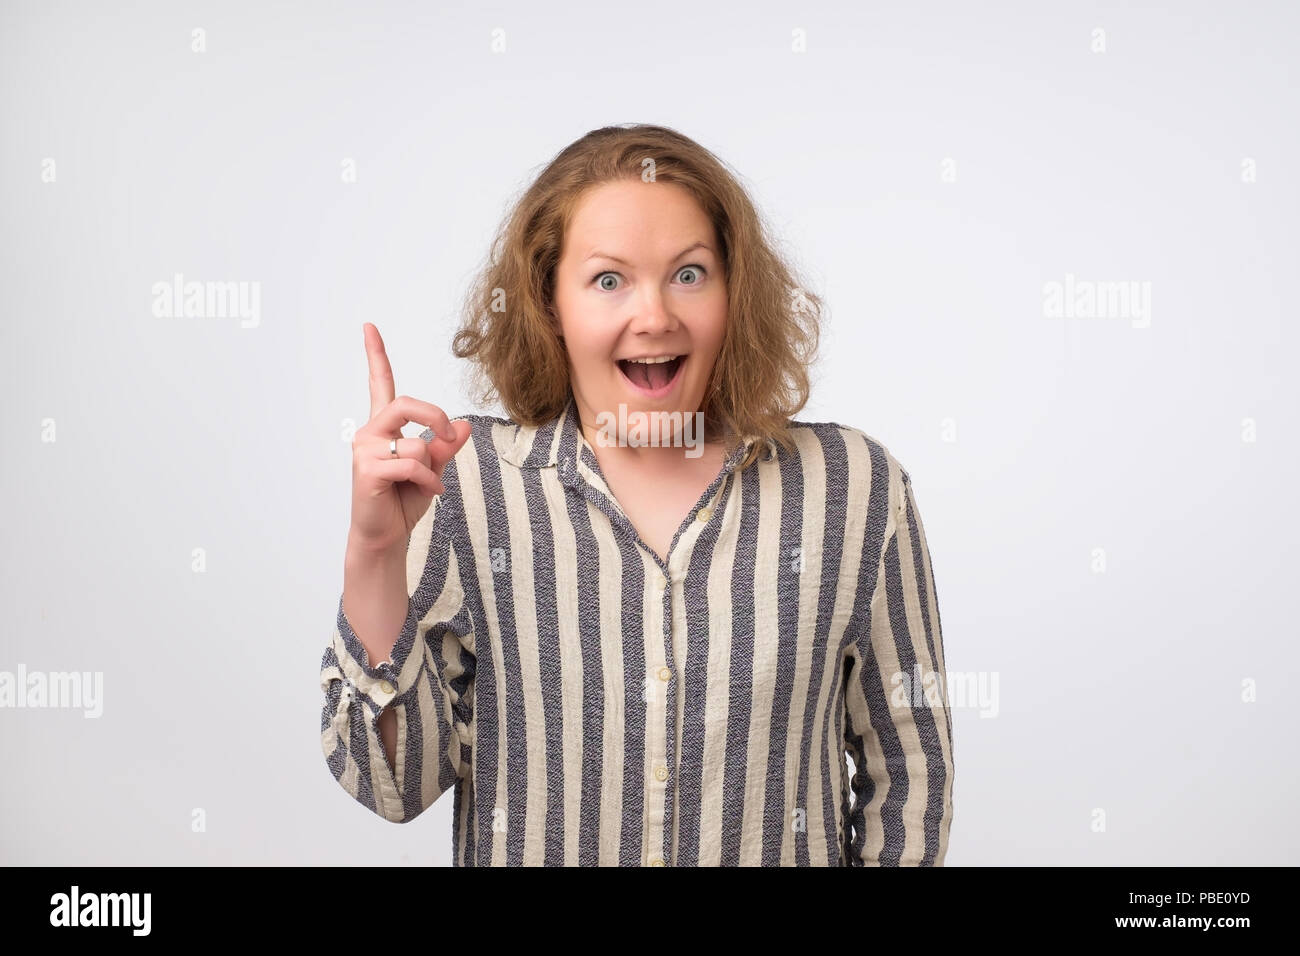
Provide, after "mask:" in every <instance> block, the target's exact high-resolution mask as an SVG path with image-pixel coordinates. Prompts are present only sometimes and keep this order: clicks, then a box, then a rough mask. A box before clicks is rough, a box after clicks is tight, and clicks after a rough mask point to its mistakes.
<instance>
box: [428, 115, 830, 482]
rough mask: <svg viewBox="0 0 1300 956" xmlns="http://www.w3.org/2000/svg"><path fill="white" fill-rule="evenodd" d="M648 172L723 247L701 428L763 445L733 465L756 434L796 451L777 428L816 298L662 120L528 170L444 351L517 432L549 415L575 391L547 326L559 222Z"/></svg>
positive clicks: (571, 149)
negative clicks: (718, 320)
mask: <svg viewBox="0 0 1300 956" xmlns="http://www.w3.org/2000/svg"><path fill="white" fill-rule="evenodd" d="M647 170H649V172H647ZM651 178H653V181H655V182H671V183H676V184H677V185H679V186H681V187H683V188H685V189H686V190H688V191H689V192H690V193H691V195H692V196H693V197H694V198H695V200H696V201H697V202H698V203H699V204H700V207H701V209H702V210H703V211H704V213H705V214H706V215H707V216H708V217H709V219H710V220H711V221H712V222H713V226H714V228H715V230H716V231H717V235H718V241H719V242H720V243H721V246H722V248H721V250H720V251H721V258H722V261H723V267H724V271H725V273H726V282H727V302H728V314H727V323H726V329H725V332H724V335H723V343H722V348H721V351H720V352H719V354H718V359H717V361H716V363H715V364H714V368H713V372H712V374H711V375H710V378H709V382H708V385H707V387H706V389H705V398H704V407H703V408H702V409H700V411H703V412H704V413H705V421H706V431H707V429H709V428H715V429H717V430H719V431H720V432H721V433H722V434H723V435H724V436H725V438H726V440H727V441H728V443H729V444H732V443H734V442H736V441H738V440H739V439H740V438H741V436H746V437H753V438H758V439H760V440H759V441H757V442H755V444H754V446H753V448H752V449H751V450H750V452H749V454H748V455H747V456H746V457H745V458H744V460H742V461H741V462H739V464H738V468H745V467H747V466H748V465H749V464H751V463H752V462H753V461H754V460H756V458H757V457H758V454H759V453H760V452H761V451H762V449H763V448H764V447H765V446H764V444H763V441H762V440H764V439H771V440H774V441H776V442H777V443H778V444H780V445H781V447H783V448H784V449H786V450H787V451H792V450H793V448H794V442H793V439H792V438H791V437H790V434H789V428H788V424H787V423H788V421H789V419H790V418H791V417H792V416H793V415H794V414H795V413H797V412H798V411H799V410H800V409H802V408H803V407H804V405H805V404H806V403H807V401H808V396H809V377H808V368H809V365H810V364H811V362H812V361H813V358H814V356H815V354H816V351H817V345H818V336H819V327H820V322H821V316H822V309H823V306H822V300H821V299H820V298H819V297H818V296H816V295H814V294H813V293H812V292H810V291H807V290H805V289H804V288H803V287H802V285H801V283H799V282H797V281H796V279H795V272H794V269H793V267H792V266H791V265H790V263H789V262H788V261H787V260H786V259H785V257H783V256H782V255H781V254H780V253H779V252H778V251H777V250H776V248H775V243H774V242H773V241H772V239H771V238H770V237H769V235H768V232H767V229H766V227H765V225H764V223H763V221H762V219H761V218H760V216H759V214H758V212H757V210H756V209H755V207H754V204H753V202H752V201H751V200H750V198H749V196H748V195H747V194H746V192H745V190H744V189H743V188H742V186H741V185H740V182H739V178H738V176H737V175H736V174H734V173H732V172H731V171H730V170H729V169H728V168H727V167H726V166H725V165H724V164H723V162H722V161H721V160H720V159H718V158H717V157H716V156H714V155H713V154H712V153H711V152H709V151H708V150H707V149H705V148H704V147H703V146H701V145H699V144H698V143H696V142H695V141H694V140H692V139H690V138H688V137H686V136H684V135H682V134H681V133H678V132H677V131H675V130H672V129H669V128H667V127H664V126H651V125H644V124H626V125H620V126H605V127H603V128H601V129H596V130H592V131H591V132H589V133H587V134H586V135H585V136H583V137H582V138H581V139H578V140H576V141H575V142H573V143H571V144H570V145H568V146H567V147H565V148H564V149H563V150H561V151H560V153H559V154H558V155H556V157H555V158H554V159H552V160H551V162H550V163H549V164H548V165H547V166H546V168H545V169H543V170H542V171H541V173H539V174H538V176H537V178H536V179H535V180H534V181H533V182H532V184H531V185H529V186H528V187H527V189H526V190H525V191H524V193H523V195H522V196H521V197H520V198H519V199H518V200H517V201H516V202H515V203H514V204H513V205H512V206H511V208H510V210H509V211H508V213H507V215H506V217H505V220H504V222H503V224H502V226H501V228H500V230H499V231H498V233H497V235H496V238H495V239H494V240H493V242H492V246H491V249H490V251H489V253H488V257H487V261H486V264H485V265H484V266H483V267H482V269H481V270H480V271H479V272H478V274H477V275H476V277H475V278H474V280H473V283H472V285H471V288H470V290H469V292H468V294H467V295H466V298H465V304H464V310H463V312H464V317H465V318H464V322H463V324H462V325H461V327H460V328H459V330H458V331H457V332H456V335H455V338H454V339H453V343H452V352H453V354H455V355H456V356H457V357H458V358H467V359H470V360H472V362H473V363H474V374H473V378H474V387H475V391H476V393H477V394H476V397H477V399H478V400H479V401H481V402H483V403H485V404H488V403H491V402H493V400H497V401H499V403H500V404H501V405H502V407H504V408H505V410H506V412H507V413H508V415H509V416H510V418H511V419H512V420H514V421H516V422H518V423H520V424H525V425H541V424H543V423H545V422H547V421H550V420H551V419H553V418H555V417H556V416H558V415H559V414H560V413H561V412H562V411H563V410H564V407H565V405H566V404H567V403H568V401H569V398H570V395H571V391H570V383H569V367H568V360H567V356H566V352H565V347H564V343H563V340H562V339H561V338H560V337H559V335H558V334H557V329H556V325H555V322H554V318H553V317H554V299H553V293H554V279H555V268H556V264H557V263H558V262H559V260H560V254H561V250H562V248H563V245H564V235H565V228H566V227H567V225H568V224H569V222H570V221H571V218H572V215H573V212H574V210H575V208H576V207H577V205H578V202H579V200H580V199H581V197H582V196H583V194H584V193H585V192H586V191H587V190H589V189H591V188H593V187H595V186H599V185H602V184H604V183H608V182H617V181H624V180H636V181H647V180H649V179H651ZM523 370H527V374H522V372H523Z"/></svg>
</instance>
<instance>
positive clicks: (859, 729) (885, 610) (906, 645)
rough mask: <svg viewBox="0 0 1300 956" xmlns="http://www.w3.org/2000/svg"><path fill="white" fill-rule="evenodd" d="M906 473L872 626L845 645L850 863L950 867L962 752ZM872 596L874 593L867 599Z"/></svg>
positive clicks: (876, 588) (929, 570)
mask: <svg viewBox="0 0 1300 956" xmlns="http://www.w3.org/2000/svg"><path fill="white" fill-rule="evenodd" d="M891 468H896V469H897V475H898V478H897V483H896V486H895V489H896V490H893V491H892V493H891V500H892V501H893V504H892V506H891V508H892V521H891V522H890V524H892V525H893V530H892V532H889V531H888V530H887V532H886V534H887V538H886V542H885V545H884V547H883V548H882V550H881V555H880V563H879V567H878V568H877V572H876V574H875V575H874V577H873V578H870V579H868V578H866V577H865V575H864V577H863V579H862V580H861V582H860V583H861V584H862V585H863V586H864V587H869V588H870V589H871V596H870V611H869V615H868V617H869V623H867V624H865V625H863V626H862V627H860V628H859V629H858V631H857V633H856V634H855V635H854V637H853V640H852V641H851V642H850V644H849V645H848V647H847V649H846V653H847V654H848V655H849V656H850V658H851V660H852V666H851V667H849V669H848V677H847V679H846V685H845V709H846V719H845V741H844V743H845V749H846V751H847V752H848V753H849V755H850V756H851V757H852V758H853V763H854V768H855V772H854V774H853V777H852V780H851V787H852V795H853V801H852V804H851V806H850V808H849V809H848V820H849V823H850V826H851V829H850V828H846V832H845V834H844V840H845V857H846V862H847V864H848V865H849V866H942V865H943V860H944V856H945V855H946V853H947V849H948V830H949V826H950V824H951V822H952V782H953V751H952V729H951V724H950V719H949V718H950V709H949V706H948V699H947V693H948V687H947V683H948V682H947V677H946V671H945V669H944V653H943V638H942V634H941V628H940V620H939V603H938V594H937V592H936V590H935V583H934V570H933V567H932V565H931V563H930V553H929V548H928V546H927V544H926V538H925V529H924V526H923V525H922V524H921V515H920V512H919V511H918V510H917V505H916V495H915V492H914V491H913V489H912V482H911V478H910V476H909V475H908V473H907V472H906V471H905V470H903V469H902V468H901V466H898V465H897V463H896V462H891ZM862 597H863V599H864V600H865V595H863V596H862Z"/></svg>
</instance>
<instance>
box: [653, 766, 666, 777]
mask: <svg viewBox="0 0 1300 956" xmlns="http://www.w3.org/2000/svg"><path fill="white" fill-rule="evenodd" d="M655 778H656V779H658V780H667V779H668V768H667V767H658V768H656V769H655Z"/></svg>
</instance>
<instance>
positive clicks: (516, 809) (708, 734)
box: [320, 398, 953, 866]
mask: <svg viewBox="0 0 1300 956" xmlns="http://www.w3.org/2000/svg"><path fill="white" fill-rule="evenodd" d="M463 419H464V420H466V421H468V422H470V424H471V425H472V432H471V435H470V438H469V439H468V440H467V441H466V442H465V444H464V445H463V446H462V447H461V448H460V449H459V450H458V451H457V453H456V455H455V457H454V458H453V459H452V460H451V461H450V462H449V463H448V464H447V466H446V469H445V470H444V473H443V484H444V485H445V487H446V491H445V493H444V494H442V495H440V496H439V497H437V498H435V499H434V500H433V503H432V505H431V506H430V508H429V510H428V512H426V514H425V515H424V516H423V518H421V520H420V521H419V523H418V524H417V525H416V526H415V528H414V529H413V531H412V534H411V536H410V541H409V544H408V549H407V562H406V574H407V591H408V593H409V595H410V605H409V610H408V613H407V616H406V621H405V624H404V626H403V628H402V632H401V634H400V636H399V637H398V639H397V643H396V645H395V647H394V648H393V652H392V657H391V660H389V661H384V662H381V663H380V664H378V665H375V666H371V664H370V663H369V661H368V659H367V655H366V651H365V649H364V647H363V646H362V645H361V643H360V641H359V640H358V639H357V637H356V635H355V634H354V633H353V632H352V629H351V627H350V626H349V623H348V620H347V618H346V616H345V615H344V613H343V600H342V597H341V596H340V599H339V606H338V617H337V623H336V626H335V631H334V634H333V637H332V638H331V640H330V642H329V644H328V646H327V647H326V650H325V654H324V658H323V660H322V665H321V673H320V679H321V688H322V690H323V692H324V704H323V708H322V712H321V745H322V748H323V750H324V753H325V759H326V762H327V764H328V766H329V768H330V770H331V772H332V773H333V775H334V777H335V779H336V780H337V781H338V783H339V784H340V785H341V786H342V787H343V789H344V790H345V791H346V792H347V793H348V794H349V795H351V796H352V797H353V798H354V799H355V800H357V801H358V802H360V803H361V804H362V805H363V806H365V807H366V808H367V809H369V810H371V811H373V812H374V813H376V814H378V815H380V816H382V817H383V818H384V819H386V820H391V821H393V822H395V823H405V822H408V821H410V820H412V819H414V818H415V817H416V816H418V815H419V814H420V813H421V812H423V811H424V810H425V809H426V808H427V807H429V806H430V805H431V804H432V803H433V801H434V800H436V799H437V798H438V797H439V796H440V795H441V794H442V793H443V792H444V791H446V790H448V789H452V788H454V803H453V832H452V852H453V859H454V861H455V865H457V866H502V865H510V866H515V865H528V866H536V865H547V866H551V865H570V866H572V865H602V866H643V865H649V866H692V865H705V866H728V865H741V866H776V865H786V866H793V865H798V866H828V865H829V866H882V865H883V866H896V865H921V866H934V865H942V864H943V859H944V855H945V853H946V852H947V844H948V830H949V824H950V821H951V817H952V779H953V752H952V729H951V724H950V722H949V709H948V707H947V701H946V699H944V698H943V696H942V695H940V696H939V697H935V696H934V695H930V697H929V698H928V700H927V698H926V697H925V696H922V695H921V694H920V693H918V692H908V693H903V692H902V690H903V689H906V688H907V687H908V686H910V685H908V684H901V685H900V681H911V680H913V678H914V677H916V676H920V675H922V674H924V673H927V672H928V673H931V674H934V675H939V676H940V677H941V676H942V675H943V674H944V673H945V671H944V660H943V644H942V639H941V634H940V621H939V608H938V602H937V595H936V592H935V584H934V576H933V572H932V570H931V565H930V556H929V551H928V548H927V545H926V539H925V531H924V529H923V527H922V524H921V519H920V515H919V513H918V511H917V505H916V500H915V497H914V495H913V492H912V487H911V480H910V477H909V475H908V473H907V472H906V471H905V470H904V469H903V468H902V466H901V465H900V464H899V463H898V461H897V460H896V459H895V458H894V457H893V456H892V455H891V454H890V452H889V451H888V450H887V449H886V448H885V447H884V446H883V445H882V444H881V443H880V442H879V441H876V440H875V439H873V438H871V437H870V436H868V435H867V434H865V433H864V432H862V431H859V430H858V429H855V428H851V427H847V426H844V425H839V424H836V423H809V422H799V421H792V422H790V428H791V434H792V437H793V439H794V441H795V444H796V446H797V450H796V451H795V452H794V453H793V454H792V453H789V452H787V451H785V450H784V449H781V448H780V447H779V446H778V445H776V443H775V442H770V441H769V442H768V443H767V446H766V448H765V449H762V450H760V453H759V458H758V460H757V461H755V462H754V463H752V464H751V465H750V466H749V467H747V468H744V469H737V467H736V466H737V464H738V462H739V461H740V460H742V458H743V456H744V454H745V452H746V451H747V450H748V448H749V447H750V445H751V444H752V441H753V440H752V439H751V440H750V441H747V442H744V443H742V444H740V445H739V446H738V447H737V448H736V449H735V451H734V452H733V453H732V454H731V455H730V457H729V458H728V459H727V461H726V463H725V465H724V466H723V468H722V470H721V471H720V472H719V474H718V476H717V477H716V478H715V479H714V480H713V483H712V484H711V485H710V486H709V487H708V489H707V490H706V491H705V492H704V493H703V495H702V496H701V498H700V500H699V502H698V505H697V507H696V508H694V509H692V511H691V512H690V513H689V514H688V515H687V516H686V518H685V520H683V522H682V524H681V526H680V527H679V528H678V529H677V532H676V534H675V536H674V538H673V541H672V545H671V548H670V550H669V552H668V560H667V561H666V562H665V561H664V560H663V559H662V558H661V557H660V556H659V555H658V554H657V553H656V552H655V551H654V550H653V549H651V548H649V547H648V546H646V545H645V543H644V542H643V541H642V540H641V538H640V536H639V535H638V534H637V532H636V530H635V528H634V526H633V525H632V523H631V522H630V521H629V520H628V518H627V517H626V515H625V514H624V512H623V509H622V508H621V507H620V506H619V503H618V501H617V500H616V499H615V498H614V496H613V494H612V493H611V492H610V490H609V487H608V486H607V484H606V483H605V480H604V479H603V477H602V475H601V472H600V468H599V466H598V464H597V461H596V457H595V454H594V452H593V450H592V447H591V445H590V444H589V443H588V442H587V440H586V438H585V436H584V435H583V434H582V432H581V430H580V428H579V425H578V418H577V409H576V406H575V405H574V403H573V400H572V398H570V401H569V405H568V407H567V408H566V409H565V411H564V412H563V413H562V414H561V415H560V416H559V417H557V418H556V419H555V420H553V421H551V422H549V423H547V424H545V425H542V426H540V427H529V426H522V425H518V424H516V423H515V422H512V421H510V420H508V419H504V418H497V417H493V416H487V415H467V416H464V417H463ZM421 437H423V438H424V439H425V440H429V439H430V438H431V433H430V432H429V431H428V430H426V431H425V432H424V434H423V435H422V436H421ZM900 687H901V689H900ZM385 707H392V708H394V710H395V711H396V715H397V752H396V766H395V767H392V766H390V765H389V762H388V758H387V755H386V754H385V752H384V748H383V743H382V740H381V738H380V736H379V733H378V729H377V720H378V716H379V713H380V712H381V710H382V709H383V708H385ZM846 755H848V756H849V757H851V758H852V761H853V765H854V768H855V770H854V772H852V773H851V772H850V769H849V766H848V763H847V761H846V759H845V757H846Z"/></svg>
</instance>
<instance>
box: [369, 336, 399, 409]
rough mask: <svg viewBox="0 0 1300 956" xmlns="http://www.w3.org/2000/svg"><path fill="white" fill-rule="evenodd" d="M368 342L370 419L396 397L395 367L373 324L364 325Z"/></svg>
mask: <svg viewBox="0 0 1300 956" xmlns="http://www.w3.org/2000/svg"><path fill="white" fill-rule="evenodd" d="M361 328H362V332H363V334H364V336H365V340H366V358H367V360H368V362H369V365H370V417H371V418H374V417H375V416H376V415H378V414H379V413H380V412H381V411H383V409H384V408H385V406H387V405H388V404H389V403H390V402H391V401H392V400H393V399H394V398H395V397H396V396H397V390H396V387H395V386H394V384H393V367H392V366H391V365H390V364H389V363H388V353H387V352H386V351H385V350H384V340H383V338H381V337H380V335H379V329H377V328H376V327H375V325H374V323H372V322H366V323H364V324H363V325H362V327H361Z"/></svg>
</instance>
